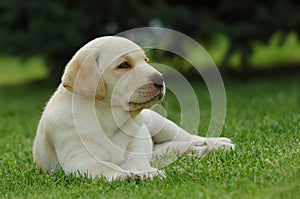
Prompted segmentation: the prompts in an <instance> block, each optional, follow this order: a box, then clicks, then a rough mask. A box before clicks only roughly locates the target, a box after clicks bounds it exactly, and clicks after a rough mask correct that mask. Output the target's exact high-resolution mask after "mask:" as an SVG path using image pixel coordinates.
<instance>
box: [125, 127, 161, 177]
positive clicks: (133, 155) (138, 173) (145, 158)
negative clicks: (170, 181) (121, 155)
mask: <svg viewBox="0 0 300 199" xmlns="http://www.w3.org/2000/svg"><path fill="white" fill-rule="evenodd" d="M152 151H153V143H152V139H151V134H150V133H149V131H148V129H147V127H146V126H145V125H141V127H140V128H139V130H138V133H137V135H135V136H134V137H132V140H131V142H130V143H129V145H128V147H127V149H126V154H125V157H126V158H125V161H124V162H123V163H122V164H121V165H120V166H121V167H122V168H123V169H125V170H127V171H129V172H130V173H131V174H132V176H133V177H141V178H149V179H153V178H154V177H155V176H159V177H162V178H163V177H164V176H165V175H164V172H163V171H161V170H158V169H156V168H153V167H151V165H150V160H151V159H152Z"/></svg>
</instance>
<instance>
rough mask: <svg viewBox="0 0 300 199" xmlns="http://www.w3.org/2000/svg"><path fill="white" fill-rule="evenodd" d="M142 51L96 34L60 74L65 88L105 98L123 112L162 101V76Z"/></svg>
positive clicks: (163, 88) (112, 38)
mask: <svg viewBox="0 0 300 199" xmlns="http://www.w3.org/2000/svg"><path fill="white" fill-rule="evenodd" d="M147 61H148V58H147V57H146V55H145V53H144V51H143V50H142V49H141V48H140V47H139V46H138V45H136V44H135V43H133V42H131V41H130V40H128V39H125V38H121V37H100V38H97V39H95V40H93V41H91V42H89V43H88V44H86V45H85V46H83V47H82V48H81V49H80V50H79V51H78V52H77V53H76V54H75V56H74V57H73V58H72V59H71V61H70V62H69V63H68V65H67V67H66V69H65V73H64V75H63V77H62V83H63V86H64V87H65V88H67V89H68V90H70V91H72V92H75V93H77V94H80V95H84V96H87V97H95V98H96V99H98V100H107V101H110V102H111V104H110V105H111V106H112V107H114V106H119V107H123V108H124V109H125V110H127V111H137V110H141V109H142V108H148V107H150V106H152V105H153V104H155V103H157V102H158V101H160V100H162V98H163V96H164V93H165V84H164V79H163V77H162V75H161V74H160V73H159V72H158V71H157V70H155V69H154V68H153V67H152V66H150V65H149V64H148V63H147Z"/></svg>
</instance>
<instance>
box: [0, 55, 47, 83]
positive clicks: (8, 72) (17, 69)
mask: <svg viewBox="0 0 300 199" xmlns="http://www.w3.org/2000/svg"><path fill="white" fill-rule="evenodd" d="M0 71H1V72H0V85H4V84H5V85H17V84H21V83H24V82H26V81H29V80H36V79H43V78H45V77H46V76H47V74H48V71H47V68H46V67H45V64H44V62H43V60H42V59H41V58H38V57H35V58H31V59H28V60H22V59H19V58H16V57H9V56H1V57H0Z"/></svg>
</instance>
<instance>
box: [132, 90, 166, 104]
mask: <svg viewBox="0 0 300 199" xmlns="http://www.w3.org/2000/svg"><path fill="white" fill-rule="evenodd" d="M163 97H164V92H163V91H162V90H161V91H159V92H157V93H156V94H155V95H154V96H153V97H152V98H150V99H149V100H146V101H142V102H134V101H130V102H129V105H130V106H141V107H148V106H151V105H153V104H154V103H156V102H159V101H161V100H162V99H163Z"/></svg>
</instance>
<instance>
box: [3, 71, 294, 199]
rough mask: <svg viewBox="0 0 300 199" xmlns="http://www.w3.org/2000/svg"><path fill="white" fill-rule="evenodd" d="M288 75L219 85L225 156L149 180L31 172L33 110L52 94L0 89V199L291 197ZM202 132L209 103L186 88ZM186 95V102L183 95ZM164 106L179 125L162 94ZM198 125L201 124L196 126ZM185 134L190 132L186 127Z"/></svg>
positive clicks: (184, 163) (180, 163)
mask: <svg viewBox="0 0 300 199" xmlns="http://www.w3.org/2000/svg"><path fill="white" fill-rule="evenodd" d="M298 78H299V77H297V76H296V75H295V76H291V77H281V78H279V77H276V78H264V79H254V80H251V81H249V82H247V83H241V82H239V81H234V80H229V81H227V82H226V83H225V84H226V91H227V101H228V107H227V109H228V111H227V118H226V123H225V127H224V130H223V133H222V136H226V137H230V138H231V139H232V140H233V141H234V142H235V144H236V150H235V151H231V152H222V151H216V152H213V153H211V154H209V155H208V156H205V157H204V158H199V157H189V156H184V157H182V158H180V159H178V160H177V161H175V162H173V163H172V164H171V165H169V166H168V167H166V168H165V172H166V174H167V178H166V179H164V180H159V179H154V181H153V182H152V181H149V180H145V181H139V182H135V181H129V182H127V181H115V182H112V183H108V182H106V181H105V180H103V179H98V180H94V181H93V180H90V179H86V178H75V177H73V176H65V175H64V174H63V172H59V173H56V174H46V173H40V172H39V171H38V170H36V169H35V165H34V163H33V160H32V155H31V153H32V152H31V147H32V142H33V139H34V136H35V130H36V126H37V123H38V120H39V118H40V115H41V111H42V109H43V106H44V104H45V102H46V101H47V100H48V98H49V97H50V95H51V94H52V92H53V90H52V89H49V88H45V87H43V86H40V87H37V86H31V85H26V84H25V85H22V86H6V87H0V96H1V98H0V182H1V183H0V198H251V199H252V198H299V196H300V185H299V182H300V140H299V136H300V114H299V112H300V107H299V105H300V104H299V103H300V95H299V87H298V86H299V85H300V84H299V81H298ZM193 85H194V89H195V90H196V92H197V94H198V96H199V98H200V106H201V126H200V128H199V129H200V131H201V132H205V130H206V128H207V126H208V121H209V116H210V105H209V98H208V95H207V93H206V88H205V86H203V85H201V84H199V83H198V82H194V84H193ZM186 97H189V96H186ZM164 104H165V105H166V106H167V109H168V113H169V116H170V117H171V118H173V119H175V120H176V122H178V121H179V119H180V118H179V117H178V115H179V111H180V110H179V108H178V104H177V103H176V100H174V98H173V97H172V95H171V94H170V95H169V96H168V97H167V98H166V102H164ZM202 119H203V120H202ZM187 130H191V129H187Z"/></svg>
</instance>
